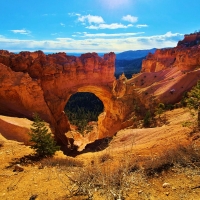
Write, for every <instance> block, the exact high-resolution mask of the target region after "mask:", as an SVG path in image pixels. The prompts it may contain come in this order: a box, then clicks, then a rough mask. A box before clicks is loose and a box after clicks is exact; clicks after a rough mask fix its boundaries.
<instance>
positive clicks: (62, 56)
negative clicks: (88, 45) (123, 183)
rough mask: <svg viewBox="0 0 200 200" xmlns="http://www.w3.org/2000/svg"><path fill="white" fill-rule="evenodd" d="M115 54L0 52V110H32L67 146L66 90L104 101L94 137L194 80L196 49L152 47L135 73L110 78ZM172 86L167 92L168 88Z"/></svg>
mask: <svg viewBox="0 0 200 200" xmlns="http://www.w3.org/2000/svg"><path fill="white" fill-rule="evenodd" d="M114 72H115V54H114V53H109V54H105V55H104V56H103V57H99V56H98V55H97V54H96V53H86V54H82V55H81V56H80V57H75V56H68V55H66V53H56V54H51V55H45V54H44V53H43V52H42V51H36V52H20V53H19V54H14V53H10V52H8V51H4V50H1V51H0V114H3V115H8V116H16V117H26V118H29V119H31V118H32V115H33V113H35V112H36V113H38V114H39V115H40V116H41V118H42V119H44V120H45V121H46V122H48V123H49V124H50V126H51V130H52V132H53V133H54V135H55V138H56V140H57V141H58V142H59V143H60V144H62V147H63V148H64V149H65V150H67V149H68V148H69V141H68V138H67V137H66V132H68V131H69V130H70V126H69V121H68V118H67V116H66V115H65V113H64V107H65V105H66V103H67V101H68V100H69V98H70V96H71V95H72V94H75V93H76V92H91V93H93V94H95V95H96V96H97V97H98V98H99V99H100V100H101V101H102V102H103V104H104V112H103V113H102V114H100V116H99V118H98V134H97V136H96V138H94V139H101V138H105V137H109V136H113V135H114V134H115V133H116V132H117V131H118V130H120V129H123V128H125V127H128V126H131V125H132V124H133V123H134V117H133V116H134V115H133V113H134V111H135V105H136V104H137V106H140V107H141V108H142V109H143V110H145V109H148V108H149V107H150V106H151V105H152V99H153V102H154V103H158V102H162V103H167V104H169V103H176V102H178V101H180V99H181V97H182V95H183V93H184V92H185V91H188V90H190V89H191V88H192V87H193V86H194V85H195V84H196V83H197V81H198V80H199V79H200V48H199V46H198V45H196V46H193V47H187V48H186V47H182V46H181V47H180V46H177V47H175V48H171V49H164V50H157V51H156V53H155V54H153V55H152V54H150V55H148V56H147V58H146V59H145V60H144V61H143V65H142V70H141V73H138V74H136V75H133V77H132V78H131V79H127V78H126V77H125V76H124V75H122V76H121V77H120V78H119V79H116V78H115V76H114ZM171 90H173V91H174V92H173V94H172V92H170V91H171Z"/></svg>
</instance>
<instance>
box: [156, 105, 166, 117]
mask: <svg viewBox="0 0 200 200" xmlns="http://www.w3.org/2000/svg"><path fill="white" fill-rule="evenodd" d="M164 110H165V104H164V103H159V104H158V106H157V107H156V109H155V115H158V116H159V118H160V115H161V114H162V113H163V112H164Z"/></svg>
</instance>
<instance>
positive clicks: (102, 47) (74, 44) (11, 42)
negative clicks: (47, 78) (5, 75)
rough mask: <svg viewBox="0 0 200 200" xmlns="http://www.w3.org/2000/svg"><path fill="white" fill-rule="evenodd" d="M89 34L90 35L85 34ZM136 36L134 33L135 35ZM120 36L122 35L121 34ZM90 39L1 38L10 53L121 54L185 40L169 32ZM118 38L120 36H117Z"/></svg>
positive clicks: (165, 45)
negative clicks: (27, 51)
mask: <svg viewBox="0 0 200 200" xmlns="http://www.w3.org/2000/svg"><path fill="white" fill-rule="evenodd" d="M84 34H88V33H84ZM133 34H134V33H133ZM119 35H122V33H121V34H119ZM89 36H90V37H88V38H83V39H78V40H76V39H73V38H56V39H55V40H39V41H36V40H19V39H10V38H9V39H7V38H3V37H0V46H1V48H2V49H6V50H9V51H14V50H15V51H24V50H29V51H35V50H38V49H41V50H43V51H53V52H59V51H66V52H77V51H79V52H110V51H114V52H121V51H126V50H128V49H132V50H138V49H150V48H153V47H155V48H164V47H173V46H176V44H177V41H179V40H180V39H182V38H183V34H180V33H172V32H170V31H169V32H167V33H165V34H163V35H153V36H141V35H139V36H138V35H137V36H136V35H135V36H134V35H131V33H127V35H126V37H113V38H110V37H108V36H106V35H104V36H103V35H102V36H101V35H99V36H98V37H94V38H93V35H89ZM116 36H118V35H116Z"/></svg>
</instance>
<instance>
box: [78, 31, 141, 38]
mask: <svg viewBox="0 0 200 200" xmlns="http://www.w3.org/2000/svg"><path fill="white" fill-rule="evenodd" d="M140 34H144V32H137V33H113V34H108V33H96V34H91V33H87V32H83V35H82V36H81V37H94V38H97V37H130V36H134V35H140ZM75 36H77V35H75Z"/></svg>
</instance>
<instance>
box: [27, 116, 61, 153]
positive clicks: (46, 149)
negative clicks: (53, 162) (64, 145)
mask: <svg viewBox="0 0 200 200" xmlns="http://www.w3.org/2000/svg"><path fill="white" fill-rule="evenodd" d="M33 118H34V122H33V124H32V128H31V129H30V132H29V135H30V137H31V139H30V142H31V143H33V144H32V145H31V148H32V149H35V151H36V154H37V155H38V156H40V157H49V156H53V155H54V154H55V152H56V151H57V150H59V146H56V142H55V140H54V139H53V137H52V136H51V133H48V129H47V127H46V126H45V123H44V121H43V120H41V119H40V117H39V115H38V114H34V115H33Z"/></svg>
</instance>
